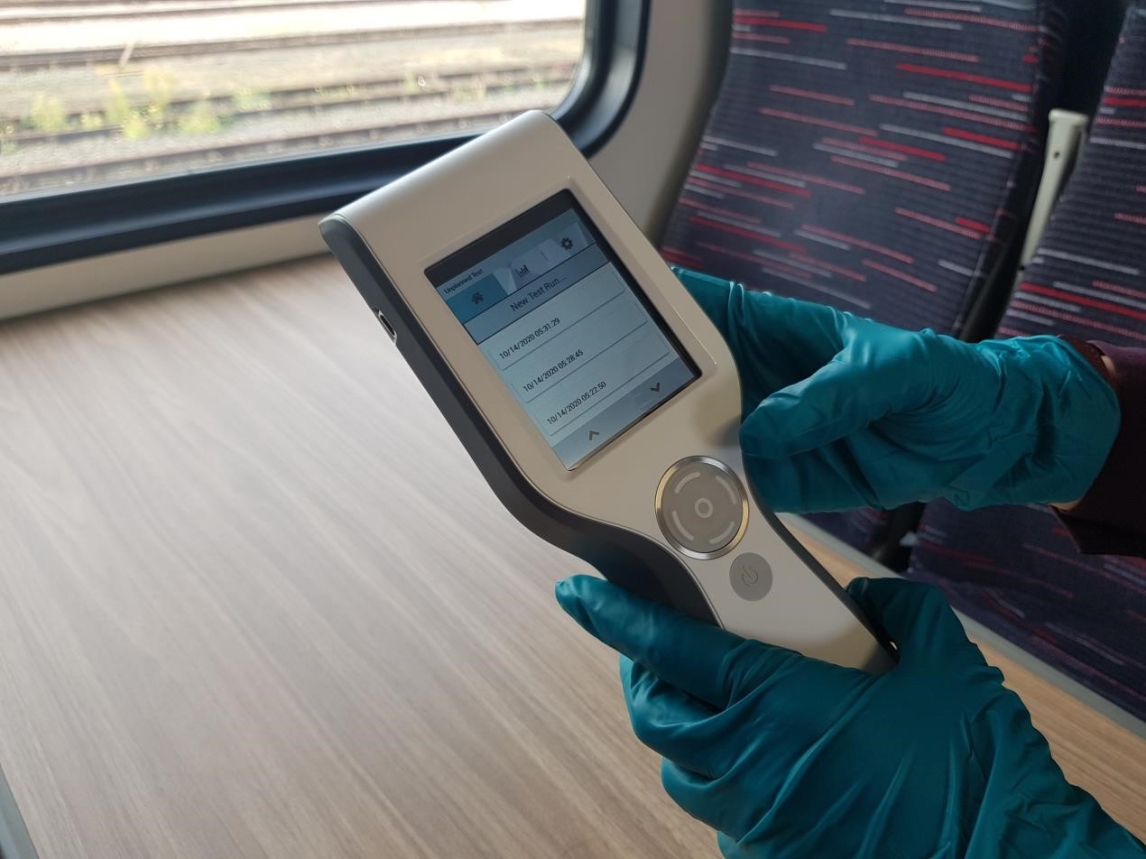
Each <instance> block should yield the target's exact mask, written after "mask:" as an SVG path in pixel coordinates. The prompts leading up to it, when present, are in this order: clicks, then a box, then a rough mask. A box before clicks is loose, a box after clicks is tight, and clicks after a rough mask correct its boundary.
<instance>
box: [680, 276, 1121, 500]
mask: <svg viewBox="0 0 1146 859" xmlns="http://www.w3.org/2000/svg"><path fill="white" fill-rule="evenodd" d="M677 275H678V277H680V279H681V281H682V283H684V285H685V287H686V288H688V290H689V291H690V292H691V293H692V295H693V297H694V298H695V299H696V300H697V301H698V302H699V303H700V305H701V307H703V308H704V310H705V312H706V313H707V314H708V316H709V317H710V318H711V319H712V321H713V322H714V323H715V324H716V326H717V328H719V329H720V331H721V333H722V334H724V337H725V339H726V340H727V341H728V345H729V347H730V348H731V349H732V354H733V356H734V357H735V359H736V364H737V367H738V368H739V370H740V380H741V385H742V386H743V393H744V425H743V427H742V430H741V435H740V443H741V447H742V448H743V450H744V454H745V456H746V467H747V470H748V474H749V475H750V476H751V477H752V479H753V482H754V483H755V484H756V488H757V490H758V491H759V492H760V493H761V495H762V496H763V498H764V499H765V500H766V501H767V502H768V503H769V504H770V505H771V506H772V507H774V508H776V509H777V510H782V511H787V512H792V513H811V512H828V511H834V510H849V509H854V508H857V507H878V508H882V509H890V508H893V507H898V506H900V505H902V504H906V503H909V502H912V501H932V500H934V499H936V498H946V499H948V500H950V501H952V502H953V503H954V504H955V505H956V506H958V507H962V508H964V509H971V508H975V507H985V506H988V505H992V504H1028V503H1036V502H1046V503H1056V502H1057V503H1067V502H1072V501H1077V500H1078V499H1079V498H1081V497H1082V496H1083V495H1084V494H1086V491H1087V489H1089V488H1090V485H1091V484H1092V483H1093V482H1094V480H1095V478H1096V477H1097V476H1098V473H1099V471H1101V469H1102V466H1103V464H1104V463H1105V462H1106V457H1107V456H1108V454H1109V452H1110V448H1111V447H1112V445H1113V444H1114V439H1115V437H1116V436H1117V435H1118V430H1119V426H1120V425H1121V420H1122V419H1121V412H1120V409H1119V405H1118V398H1117V395H1116V394H1115V392H1114V390H1113V389H1112V388H1111V387H1110V385H1109V384H1108V383H1107V382H1106V380H1105V379H1104V378H1103V377H1102V376H1101V375H1100V374H1099V373H1098V372H1097V371H1096V370H1095V369H1094V368H1093V367H1091V365H1090V364H1089V363H1087V361H1086V360H1085V359H1084V358H1083V357H1082V356H1081V355H1080V354H1079V353H1078V352H1077V351H1076V350H1075V349H1074V348H1073V347H1072V346H1070V345H1069V344H1068V343H1066V342H1065V341H1063V340H1060V339H1058V338H1057V337H1024V338H1016V339H1014V340H992V341H987V342H984V343H979V344H970V343H963V342H961V341H959V340H955V339H954V338H951V337H944V336H940V335H937V334H935V333H934V332H931V331H922V332H909V331H901V330H899V329H897V328H891V327H889V326H886V325H881V324H879V323H877V322H872V321H871V320H868V319H861V318H859V317H858V316H853V315H851V314H849V313H841V312H840V311H837V310H833V309H832V308H830V307H824V306H821V305H818V304H810V303H808V302H803V301H795V300H792V299H787V298H779V297H777V296H774V295H770V294H768V293H762V292H752V291H749V290H746V289H745V288H744V287H743V286H741V285H740V284H732V283H729V282H728V281H724V280H719V279H716V278H712V277H708V276H706V275H700V274H696V273H693V272H687V271H683V270H677Z"/></svg>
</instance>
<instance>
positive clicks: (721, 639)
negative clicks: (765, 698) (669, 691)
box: [557, 576, 792, 709]
mask: <svg viewBox="0 0 1146 859" xmlns="http://www.w3.org/2000/svg"><path fill="white" fill-rule="evenodd" d="M557 601H558V602H559V603H560V604H561V607H562V608H563V609H564V610H565V611H566V612H567V613H568V614H569V615H570V616H571V617H572V618H573V619H574V620H576V621H577V622H578V623H579V624H580V625H581V626H582V627H583V628H584V629H585V631H586V632H588V633H589V634H590V635H592V636H594V637H595V638H597V639H598V640H600V641H601V642H603V643H605V644H607V645H608V646H609V647H612V648H613V649H614V650H617V651H619V652H620V653H622V654H623V655H625V656H627V657H629V658H630V659H632V660H633V661H634V662H639V663H640V664H641V665H644V666H645V667H646V668H648V669H649V670H650V671H652V672H653V673H654V674H657V675H658V676H659V677H660V678H661V679H662V680H664V681H665V682H666V683H669V684H671V685H673V686H675V687H676V688H677V689H679V690H680V691H682V692H685V693H687V694H689V695H691V696H692V697H694V698H698V699H700V700H701V701H703V702H704V703H706V704H708V705H710V706H712V707H715V708H717V709H724V708H725V707H727V706H728V704H729V703H730V702H731V701H732V700H734V698H735V697H736V696H737V695H738V694H740V692H742V691H743V689H744V688H745V686H746V685H747V684H748V683H749V681H750V680H751V682H753V683H758V682H760V681H761V680H762V679H764V678H766V677H767V676H768V673H769V672H770V671H773V670H775V669H776V668H778V667H779V666H781V665H784V664H785V663H786V662H787V661H788V660H789V658H790V657H791V655H792V652H791V651H790V650H784V649H783V648H778V647H770V646H768V645H765V644H761V643H759V642H755V641H752V642H749V641H745V640H744V639H743V638H740V637H739V636H737V635H733V634H732V633H730V632H726V631H725V630H723V629H720V628H719V627H716V626H712V625H710V624H707V623H701V622H700V621H698V620H693V619H692V618H690V617H688V616H686V615H684V614H681V613H680V612H677V611H673V610H672V609H668V608H665V607H664V606H661V605H658V604H657V603H653V602H649V601H648V600H643V599H641V598H639V597H635V596H633V595H632V594H630V593H628V592H626V591H624V590H622V589H621V588H618V587H617V586H616V585H612V584H610V583H609V582H606V581H603V580H601V579H595V578H592V577H590V576H574V577H573V578H571V579H565V580H564V581H561V582H558V583H557Z"/></svg>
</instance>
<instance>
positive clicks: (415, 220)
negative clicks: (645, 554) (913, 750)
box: [323, 112, 893, 671]
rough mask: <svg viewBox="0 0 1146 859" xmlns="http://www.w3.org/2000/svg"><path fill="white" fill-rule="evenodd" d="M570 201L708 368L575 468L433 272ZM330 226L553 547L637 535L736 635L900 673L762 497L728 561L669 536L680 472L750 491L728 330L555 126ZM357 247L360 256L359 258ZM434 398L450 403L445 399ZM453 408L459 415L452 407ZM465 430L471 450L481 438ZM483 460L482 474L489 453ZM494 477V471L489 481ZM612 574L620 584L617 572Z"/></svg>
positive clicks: (533, 130) (421, 178) (511, 128)
mask: <svg viewBox="0 0 1146 859" xmlns="http://www.w3.org/2000/svg"><path fill="white" fill-rule="evenodd" d="M634 167H635V169H639V165H634ZM563 190H568V191H570V192H571V193H572V194H573V196H574V197H575V198H576V200H577V202H578V203H579V204H580V206H581V207H582V208H583V210H584V212H585V213H586V214H587V216H588V218H589V219H590V220H591V221H592V222H593V224H594V225H595V227H596V228H597V229H598V230H599V231H600V233H601V234H602V235H603V236H604V238H605V240H606V241H607V243H608V244H609V245H611V247H612V250H613V251H614V253H615V254H616V256H617V257H618V258H619V259H620V262H621V264H622V265H623V266H624V267H625V268H626V269H627V270H628V272H629V274H630V275H631V277H632V279H633V280H634V281H635V282H636V284H637V285H639V287H640V288H641V289H642V290H643V291H644V294H645V297H646V298H647V301H648V303H649V304H650V305H651V306H652V307H653V308H654V309H655V311H656V312H657V313H659V315H660V316H661V318H662V319H663V321H664V324H665V325H666V326H667V328H668V329H669V330H670V331H671V333H672V334H673V335H674V336H675V338H676V339H677V341H678V342H679V344H680V346H681V347H682V348H683V350H684V351H685V352H686V353H687V354H688V356H689V357H690V358H691V360H692V362H693V363H694V364H695V367H696V368H697V369H698V370H699V378H698V379H697V380H696V381H694V382H692V383H691V384H689V385H688V386H687V387H685V388H684V389H683V390H682V391H680V392H679V393H677V394H676V395H675V396H674V397H672V398H671V399H670V400H668V401H667V402H666V403H664V404H663V405H661V406H659V407H658V408H656V409H655V410H654V411H653V412H652V413H651V414H649V415H647V416H646V417H644V418H643V419H642V420H640V421H639V422H638V423H636V424H635V425H633V426H631V427H630V428H629V429H628V430H626V431H624V432H623V433H622V434H621V435H620V436H619V437H617V438H615V439H614V440H613V441H611V442H610V443H608V444H606V445H605V446H604V447H602V448H600V449H599V450H597V451H596V452H595V453H593V454H592V455H590V456H589V457H588V458H586V459H585V460H584V461H582V462H581V463H579V464H578V465H577V466H576V467H575V468H573V469H572V470H570V469H568V468H566V467H565V465H564V464H563V463H562V462H561V461H560V460H559V459H558V457H557V456H556V455H555V453H554V450H553V449H552V448H551V447H550V446H549V444H548V443H547V442H546V440H545V439H544V437H543V435H542V433H541V432H539V431H538V429H537V427H536V426H534V424H533V423H532V422H531V421H530V420H529V418H528V417H527V415H526V414H525V412H524V410H523V408H522V406H521V405H520V404H519V403H518V402H517V401H516V400H515V399H514V397H513V395H512V394H511V392H510V390H509V389H508V388H507V386H506V384H505V383H504V382H503V381H502V379H501V378H500V377H499V375H498V374H497V372H496V371H495V369H494V367H493V366H492V365H491V363H490V362H489V361H488V360H487V359H486V357H485V355H484V354H483V353H482V352H481V351H480V349H479V347H478V345H477V344H476V343H475V342H474V340H473V339H472V338H471V337H470V336H469V335H468V333H467V331H466V329H465V328H464V327H463V325H462V324H461V323H460V322H459V320H458V319H457V318H456V317H455V315H454V313H453V312H452V311H451V310H450V308H449V307H448V306H447V304H446V302H445V301H444V300H443V298H442V297H441V296H440V295H439V294H438V293H437V291H436V290H435V289H434V287H433V286H432V285H431V284H430V282H429V281H428V279H427V274H426V272H427V269H429V268H431V267H432V266H434V265H435V264H437V263H439V262H440V261H441V260H443V259H446V258H447V257H449V256H450V255H451V254H452V253H454V252H456V251H459V250H461V249H463V248H465V247H466V246H467V245H470V244H471V243H473V242H475V241H476V240H478V239H480V238H482V237H483V236H485V235H487V234H488V233H490V232H491V231H492V230H495V229H496V228H498V227H499V226H501V225H503V224H505V223H507V222H509V221H511V220H512V219H514V218H515V217H517V216H519V215H521V214H522V213H523V212H526V211H528V210H529V209H530V208H531V207H533V206H536V205H537V204H538V203H540V202H541V201H543V200H546V199H547V198H549V197H551V196H553V195H554V194H557V193H559V192H561V191H563ZM323 231H324V235H326V237H327V240H328V242H330V244H331V246H332V248H334V249H335V252H336V255H337V256H338V257H339V259H340V260H341V261H342V262H343V264H344V266H346V267H347V270H348V271H350V272H351V274H352V277H353V278H354V280H355V282H356V284H357V285H358V286H359V288H360V290H362V291H363V294H364V296H366V297H367V301H368V302H369V303H371V304H372V305H374V306H375V310H376V312H378V313H379V316H380V318H382V317H393V316H394V315H398V316H399V317H401V320H404V321H400V320H394V319H392V318H391V319H390V320H387V319H385V318H383V322H384V323H385V324H386V325H387V327H389V328H392V333H393V332H395V331H396V342H397V345H398V347H399V348H400V349H401V348H402V347H403V345H404V343H403V340H404V338H405V337H413V334H412V333H411V332H412V331H413V329H415V328H420V331H418V332H417V337H418V339H419V340H420V341H421V345H420V349H421V350H422V352H425V353H428V352H430V351H436V352H437V354H438V356H440V359H441V360H440V362H438V364H437V369H434V370H427V369H425V368H424V367H423V368H422V370H421V371H420V372H419V375H420V377H421V378H422V381H423V383H424V384H426V386H427V388H428V389H429V390H430V391H431V393H432V394H434V393H435V386H436V385H437V382H436V381H435V380H433V379H430V378H428V375H427V374H430V375H432V374H433V373H438V374H452V375H453V377H454V378H453V379H445V380H443V384H447V383H448V385H450V386H451V387H452V389H453V390H454V392H455V394H454V396H455V397H457V396H463V397H467V398H468V399H469V400H470V405H471V406H472V409H471V411H470V414H471V417H472V419H473V421H474V422H475V423H477V424H480V422H482V421H484V423H485V424H486V427H485V428H482V432H483V433H484V434H485V436H486V441H485V443H486V444H487V445H492V446H497V445H500V447H501V448H502V451H498V452H496V453H497V454H498V456H499V457H500V462H501V463H502V464H501V465H500V466H498V468H500V469H501V470H507V471H513V470H516V472H517V473H516V474H513V475H510V476H511V477H512V479H513V480H515V481H517V482H518V483H519V484H520V486H521V489H522V491H523V492H525V493H526V494H527V495H530V496H531V497H534V498H538V497H540V498H541V499H544V500H546V501H547V502H548V503H551V505H552V507H550V506H549V504H548V503H546V504H544V505H542V506H544V507H545V509H546V510H547V511H549V512H548V513H544V514H542V515H541V517H540V520H541V521H539V520H536V519H534V520H533V521H527V520H529V519H532V516H531V514H530V513H529V512H528V511H527V512H524V513H523V512H522V510H520V509H515V508H514V505H513V504H510V502H508V501H507V504H509V506H510V508H511V510H513V512H515V514H517V515H518V518H519V519H522V521H523V522H525V523H526V524H527V525H528V526H529V527H531V528H532V529H533V530H535V531H537V533H539V534H541V535H542V536H543V537H547V538H549V535H548V534H547V530H546V525H545V523H544V520H545V519H546V518H560V519H562V521H563V522H564V523H565V524H564V525H562V526H561V527H560V528H559V529H557V530H558V531H560V532H561V533H563V534H565V538H564V539H559V538H554V539H552V542H554V543H556V544H557V545H560V546H561V547H562V548H565V549H568V550H570V551H573V552H574V553H576V554H580V555H582V557H586V558H592V559H594V560H597V561H598V562H599V560H600V558H601V554H600V553H599V552H598V553H596V554H594V552H593V551H590V550H589V548H588V547H587V546H586V545H585V542H586V541H585V540H582V539H581V538H578V537H576V536H570V535H569V532H570V530H572V531H577V530H578V525H577V524H576V523H578V522H580V523H586V524H587V525H589V524H591V525H592V526H593V527H594V528H595V527H598V526H599V527H601V528H604V529H609V531H610V532H620V531H623V532H626V533H625V535H624V539H625V540H637V541H647V542H650V543H651V544H655V545H656V547H657V549H658V550H660V551H661V552H662V553H663V557H665V558H666V559H667V558H668V557H669V556H671V558H672V559H673V560H674V561H675V563H677V564H679V565H680V567H681V568H683V569H684V570H686V571H687V575H688V576H689V577H691V586H694V587H695V589H696V590H697V591H698V592H699V595H700V596H701V598H702V599H703V602H704V603H706V604H707V606H708V608H709V609H710V611H711V617H712V618H714V619H715V621H716V622H717V623H718V624H719V625H720V626H722V627H724V628H725V629H727V630H730V631H732V632H734V633H736V634H738V635H741V636H744V637H748V638H755V639H758V640H761V641H764V642H767V643H770V644H776V645H781V646H784V647H788V648H791V649H793V650H796V651H799V652H801V653H803V654H805V655H807V656H812V657H816V658H819V659H822V660H825V661H828V662H833V663H836V664H839V665H845V666H851V667H855V668H861V669H865V670H868V671H882V670H886V669H887V668H888V667H889V666H891V665H892V664H893V659H892V657H891V656H890V654H889V652H888V650H887V649H886V648H885V647H884V645H883V644H881V642H880V641H878V640H877V638H876V636H875V635H874V634H873V633H872V632H871V630H870V629H869V628H868V627H867V625H866V623H865V622H864V621H863V619H862V617H861V616H860V615H859V613H858V611H857V610H856V609H855V607H854V605H853V604H852V603H851V602H850V600H849V599H848V598H847V596H846V594H845V593H844V592H843V591H842V589H841V588H839V586H838V585H837V584H836V583H835V582H834V580H832V579H831V577H830V576H829V575H828V574H827V573H826V572H825V571H824V570H823V569H822V568H821V567H820V566H819V564H817V563H816V562H815V561H814V560H813V559H811V557H810V556H809V555H808V554H807V553H806V552H804V551H803V549H802V547H800V546H799V544H798V543H797V542H796V541H795V539H794V538H793V537H792V536H791V535H790V534H789V533H788V532H787V531H786V530H785V529H784V527H783V525H781V524H780V522H779V521H778V520H777V519H776V518H775V516H774V515H772V514H771V512H770V511H767V510H766V509H764V508H763V507H762V505H760V504H759V503H758V502H757V500H756V499H755V498H754V496H753V493H752V492H751V491H747V492H745V493H744V494H745V497H746V503H747V521H746V527H745V528H744V529H743V535H742V536H741V537H740V538H739V540H738V541H737V542H736V543H735V544H734V545H733V546H731V547H729V548H728V549H726V550H722V551H720V552H718V553H715V554H716V555H717V556H716V557H710V558H707V559H702V558H700V557H690V556H689V555H688V554H685V553H682V552H681V551H679V549H678V548H677V546H676V545H674V542H673V541H672V540H671V539H670V537H669V536H668V535H667V534H666V532H665V530H664V529H663V528H662V524H661V522H660V521H658V513H657V504H656V498H657V493H658V487H660V486H661V484H662V480H664V479H665V478H666V475H667V474H668V473H669V472H670V470H671V469H673V468H674V466H675V465H676V464H678V463H681V462H682V461H687V460H689V459H690V458H695V457H708V458H711V459H713V460H718V461H719V462H721V463H723V464H725V465H726V466H727V468H728V470H729V471H731V472H732V473H734V474H735V475H736V476H737V477H738V478H739V480H740V482H741V483H742V485H743V487H745V488H749V487H750V484H749V483H748V477H747V475H746V473H745V468H744V461H743V457H742V455H741V451H740V446H739V427H740V420H741V391H740V380H739V376H738V373H737V370H736V364H735V362H734V360H733V356H732V354H731V353H730V351H729V349H728V347H727V345H726V344H725V342H724V340H723V338H722V336H721V334H720V333H719V331H718V330H717V329H716V328H715V327H714V326H713V324H712V323H711V322H710V321H709V319H708V318H707V317H706V316H705V314H704V312H703V311H702V310H701V308H700V307H699V306H698V305H697V303H696V302H695V301H694V300H693V299H692V297H691V296H690V295H689V294H688V292H687V291H686V290H685V288H684V287H683V286H682V285H681V283H680V282H679V281H678V280H677V278H676V276H675V275H674V274H673V273H672V272H671V271H670V269H669V268H668V266H667V265H666V264H665V262H664V261H663V260H662V259H661V257H660V256H659V254H658V253H657V251H656V250H655V248H654V247H653V246H652V245H651V244H650V243H649V241H648V240H647V239H646V238H645V236H644V235H643V234H642V233H641V231H640V229H639V228H638V227H637V226H636V224H634V222H633V221H632V219H631V218H630V217H629V216H628V214H627V213H626V212H625V211H624V209H623V208H622V207H621V205H620V203H619V202H618V201H617V200H616V199H615V198H614V197H613V195H612V194H611V193H610V192H609V191H608V189H607V188H606V187H605V185H604V184H603V182H602V181H601V180H600V178H599V177H598V176H597V174H596V173H595V172H594V171H593V169H592V168H591V167H590V165H589V164H588V162H587V161H586V160H585V159H584V157H582V155H581V154H580V152H579V151H578V150H577V149H576V148H575V147H574V146H573V144H572V143H571V141H569V139H568V138H567V137H566V136H565V134H564V132H563V131H562V130H561V129H560V127H559V126H558V125H557V124H556V123H555V122H554V121H553V120H552V119H551V118H549V117H548V116H547V115H545V114H542V113H538V112H534V113H530V114H525V115H523V116H522V117H519V118H518V119H516V120H514V121H513V122H510V123H508V124H506V125H504V126H502V127H501V128H499V129H497V130H495V131H492V132H490V133H488V134H485V135H483V136H482V137H479V138H477V139H475V140H473V141H471V142H469V143H467V144H465V145H464V146H462V147H460V148H458V149H456V150H454V151H453V152H451V153H449V154H448V155H446V156H443V157H442V158H440V159H438V160H436V161H435V162H433V163H431V164H429V165H427V166H426V167H424V168H422V169H419V170H417V171H415V172H413V173H411V174H409V175H407V176H405V177H403V178H402V179H400V180H398V181H395V182H393V183H392V184H390V185H388V186H386V187H384V188H382V189H381V190H378V191H376V192H374V193H372V194H370V195H368V196H367V197H364V198H363V199H361V200H359V201H357V202H354V203H352V204H350V205H349V206H347V207H345V208H343V209H342V210H340V211H339V212H337V213H335V214H334V215H332V216H331V218H329V219H327V221H325V222H324V224H323ZM340 237H341V238H340ZM348 242H350V243H352V244H353V245H354V248H355V250H354V251H353V255H354V256H355V259H354V260H353V262H351V261H350V260H348V255H349V254H350V253H351V251H349V250H347V247H348V245H347V243H348ZM366 257H368V258H366ZM383 273H384V278H383ZM382 280H385V281H386V282H387V283H386V284H385V288H386V291H387V299H386V300H387V301H390V302H391V304H390V305H388V306H387V307H385V308H381V307H379V306H377V301H376V299H375V297H374V296H375V292H374V291H373V290H374V289H375V287H376V286H377V282H378V281H382ZM365 281H371V282H372V283H369V284H367V283H365ZM378 300H381V299H378ZM403 305H404V306H403ZM760 336H762V337H766V336H768V332H767V331H762V332H760ZM404 354H406V353H405V352H404ZM407 357H408V359H409V358H410V355H409V354H407ZM425 357H427V356H426V355H423V358H425ZM428 357H430V358H433V356H432V355H429V356H428ZM435 360H436V359H435ZM411 363H414V362H413V361H411ZM458 392H461V394H459V393H458ZM435 399H437V400H439V405H442V403H441V397H440V396H438V395H435ZM463 405H465V404H463ZM443 411H444V412H446V413H447V418H450V417H451V415H450V411H449V410H448V409H446V408H444V407H443ZM478 416H480V419H479V418H478ZM451 422H454V421H453V420H451ZM455 429H456V430H458V433H459V436H460V437H461V438H462V441H463V443H465V442H467V438H466V435H467V434H469V433H470V431H471V430H470V429H469V428H467V427H460V428H459V427H458V426H455ZM491 436H492V438H491ZM475 444H476V442H475ZM467 447H468V448H469V447H470V444H468V443H467ZM473 452H474V451H473V449H471V453H473ZM475 460H478V461H479V465H481V464H482V463H481V461H480V457H479V456H478V455H477V454H475ZM489 468H490V467H489V466H487V467H486V468H483V472H485V473H486V475H487V477H490V473H489ZM500 479H501V478H500V477H499V478H498V480H500ZM491 482H495V481H494V479H493V478H491ZM495 488H496V486H495ZM533 493H536V494H535V495H533ZM503 500H504V499H503ZM517 506H518V507H520V506H521V505H520V504H519V505H517ZM569 523H573V524H572V525H570V524H569ZM555 533H556V532H555ZM602 533H604V532H602ZM586 539H587V540H588V541H589V542H591V541H592V538H591V537H589V538H586ZM745 553H754V554H755V555H758V556H760V557H762V558H764V559H766V561H767V565H768V566H769V567H770V568H771V577H772V583H771V588H770V590H769V591H768V592H767V594H766V596H764V597H763V598H759V599H753V600H748V599H745V598H742V597H741V596H740V595H738V593H737V590H736V588H734V586H733V579H734V573H733V572H732V567H731V565H732V564H733V563H734V562H735V561H736V559H738V558H740V557H742V556H743V555H745ZM602 566H608V564H603V565H602ZM602 572H603V573H605V575H606V576H607V577H610V576H609V571H608V570H607V569H603V570H602ZM752 575H754V574H752ZM674 587H679V585H677V586H674ZM694 613H697V612H694Z"/></svg>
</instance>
